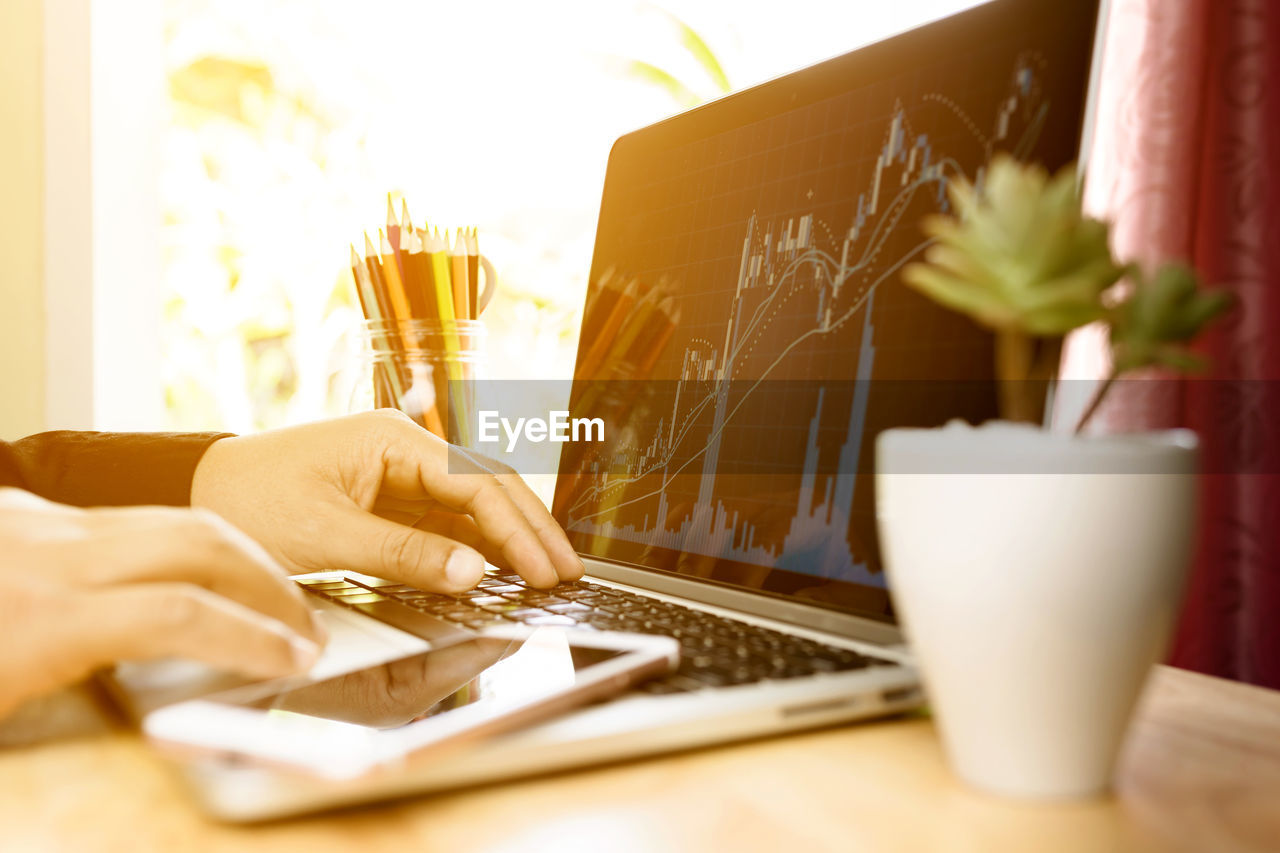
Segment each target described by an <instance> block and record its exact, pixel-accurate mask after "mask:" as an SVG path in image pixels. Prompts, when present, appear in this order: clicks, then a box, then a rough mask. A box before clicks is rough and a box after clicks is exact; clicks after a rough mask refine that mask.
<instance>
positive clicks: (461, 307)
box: [444, 228, 475, 320]
mask: <svg viewBox="0 0 1280 853" xmlns="http://www.w3.org/2000/svg"><path fill="white" fill-rule="evenodd" d="M444 242H445V245H446V246H447V245H449V232H448V231H445V232H444ZM449 275H450V278H451V279H452V281H453V310H454V313H455V314H456V315H457V317H458V319H459V320H472V319H474V317H472V315H471V306H472V305H474V304H475V300H474V299H473V298H472V297H471V293H470V289H471V288H470V282H469V279H468V277H467V247H466V244H465V243H464V242H463V240H462V229H461V228H459V229H458V234H457V239H456V240H455V241H454V244H453V250H452V251H450V252H449Z"/></svg>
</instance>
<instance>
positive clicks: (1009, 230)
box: [903, 154, 1121, 337]
mask: <svg viewBox="0 0 1280 853" xmlns="http://www.w3.org/2000/svg"><path fill="white" fill-rule="evenodd" d="M1077 185H1078V181H1077V180H1076V174H1075V170H1074V169H1073V168H1071V167H1067V168H1064V169H1062V170H1061V171H1059V172H1058V173H1057V174H1056V175H1053V176H1050V175H1049V173H1048V172H1047V171H1046V170H1045V169H1043V168H1041V167H1040V166H1036V165H1027V164H1023V163H1019V162H1018V161H1016V160H1014V159H1013V158H1012V157H1010V156H1008V155H1006V154H998V155H996V157H995V158H993V159H992V161H991V163H990V164H989V165H988V167H987V170H986V175H985V178H984V180H983V182H982V189H981V191H979V190H978V189H977V188H976V187H975V186H974V185H973V184H971V183H969V182H968V181H965V180H956V181H953V182H952V183H951V184H950V186H949V187H948V193H949V196H950V198H951V202H952V206H953V208H954V213H953V215H950V216H941V215H934V216H930V217H926V218H925V220H924V222H923V223H922V228H923V230H924V232H925V233H926V234H928V235H929V236H930V237H932V238H933V239H934V241H935V242H934V244H933V245H932V246H931V247H930V248H929V249H928V250H927V251H926V253H925V263H924V264H915V265H912V266H910V267H908V268H907V269H906V270H904V272H903V281H904V282H906V283H907V284H908V285H910V286H912V287H915V288H917V289H919V290H920V291H921V292H922V293H924V294H926V295H927V296H929V297H930V298H932V299H934V300H935V301H937V302H939V303H941V304H943V305H945V306H947V307H949V308H952V309H954V310H957V311H961V312H963V313H965V314H968V315H969V316H970V317H971V318H973V319H974V320H976V321H977V322H979V323H981V324H982V325H984V326H988V327H990V328H994V329H999V330H1003V331H1008V332H1019V333H1022V334H1028V335H1034V336H1040V337H1052V336H1059V335H1063V334H1066V333H1067V332H1069V331H1071V330H1072V329H1074V328H1077V327H1079V326H1082V325H1084V324H1086V323H1091V322H1093V321H1095V320H1097V319H1100V318H1101V317H1103V316H1104V313H1105V311H1104V308H1103V305H1102V298H1101V297H1102V292H1103V291H1104V290H1106V289H1107V288H1108V287H1110V286H1111V285H1112V284H1114V283H1115V282H1116V280H1117V279H1118V278H1119V277H1120V274H1121V269H1120V267H1118V266H1117V265H1116V264H1114V263H1113V262H1112V259H1111V252H1110V249H1109V248H1108V245H1107V226H1106V224H1105V223H1102V222H1099V221H1097V220H1094V219H1090V218H1088V217H1086V216H1084V215H1083V213H1082V212H1081V208H1080V200H1079V195H1078V190H1077Z"/></svg>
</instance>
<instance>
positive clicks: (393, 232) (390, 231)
mask: <svg viewBox="0 0 1280 853" xmlns="http://www.w3.org/2000/svg"><path fill="white" fill-rule="evenodd" d="M401 201H403V199H401ZM387 242H388V243H390V244H391V254H392V256H393V257H394V258H395V262H396V272H397V273H399V274H400V278H401V280H403V279H404V263H403V262H402V261H401V259H400V223H398V222H396V213H395V210H394V208H392V206H391V193H387ZM383 254H384V255H385V254H387V253H386V252H383Z"/></svg>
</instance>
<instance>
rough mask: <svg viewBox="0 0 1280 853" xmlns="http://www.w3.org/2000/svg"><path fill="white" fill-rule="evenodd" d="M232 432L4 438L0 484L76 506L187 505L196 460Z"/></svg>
mask: <svg viewBox="0 0 1280 853" xmlns="http://www.w3.org/2000/svg"><path fill="white" fill-rule="evenodd" d="M228 435H229V433H213V432H200V433H179V432H136V433H121V432H116V433H112V432H73V431H70V430H64V431H59V432H42V433H39V434H38V435H32V436H28V437H26V438H22V439H19V440H17V441H13V442H4V441H0V486H16V487H18V488H20V489H25V490H27V491H29V492H34V493H35V494H37V495H40V496H41V497H43V498H47V499H49V500H51V501H57V502H58V503H65V504H71V505H73V506H125V505H129V504H167V505H169V506H186V505H188V504H189V503H190V502H191V478H192V477H193V476H194V475H195V470H196V464H197V463H199V461H200V458H201V457H202V456H203V455H204V452H205V450H207V449H208V448H209V445H211V444H213V443H214V442H215V441H217V440H218V439H220V438H226V437H227V436H228Z"/></svg>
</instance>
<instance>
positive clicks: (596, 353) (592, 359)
mask: <svg viewBox="0 0 1280 853" xmlns="http://www.w3.org/2000/svg"><path fill="white" fill-rule="evenodd" d="M639 293H640V281H639V279H634V278H633V279H631V281H629V282H627V285H626V287H624V288H623V290H622V292H621V293H620V294H618V299H617V300H616V301H615V302H614V304H613V307H612V308H611V309H610V311H609V316H608V317H607V318H606V319H605V321H604V322H603V323H602V324H601V326H600V329H599V331H597V332H596V335H595V339H594V340H592V341H591V343H590V346H588V348H587V352H586V355H584V356H583V357H582V360H581V361H580V362H579V363H578V375H579V376H582V377H583V378H585V379H593V378H595V377H596V371H597V370H599V368H600V366H601V364H602V363H603V362H604V357H605V355H606V354H607V353H608V352H609V348H610V346H611V345H612V344H613V340H614V336H615V335H617V334H618V331H619V330H620V329H621V328H622V323H623V321H624V320H626V318H627V315H628V313H629V312H630V311H631V307H632V306H633V305H635V303H636V298H637V297H638V296H639Z"/></svg>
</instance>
